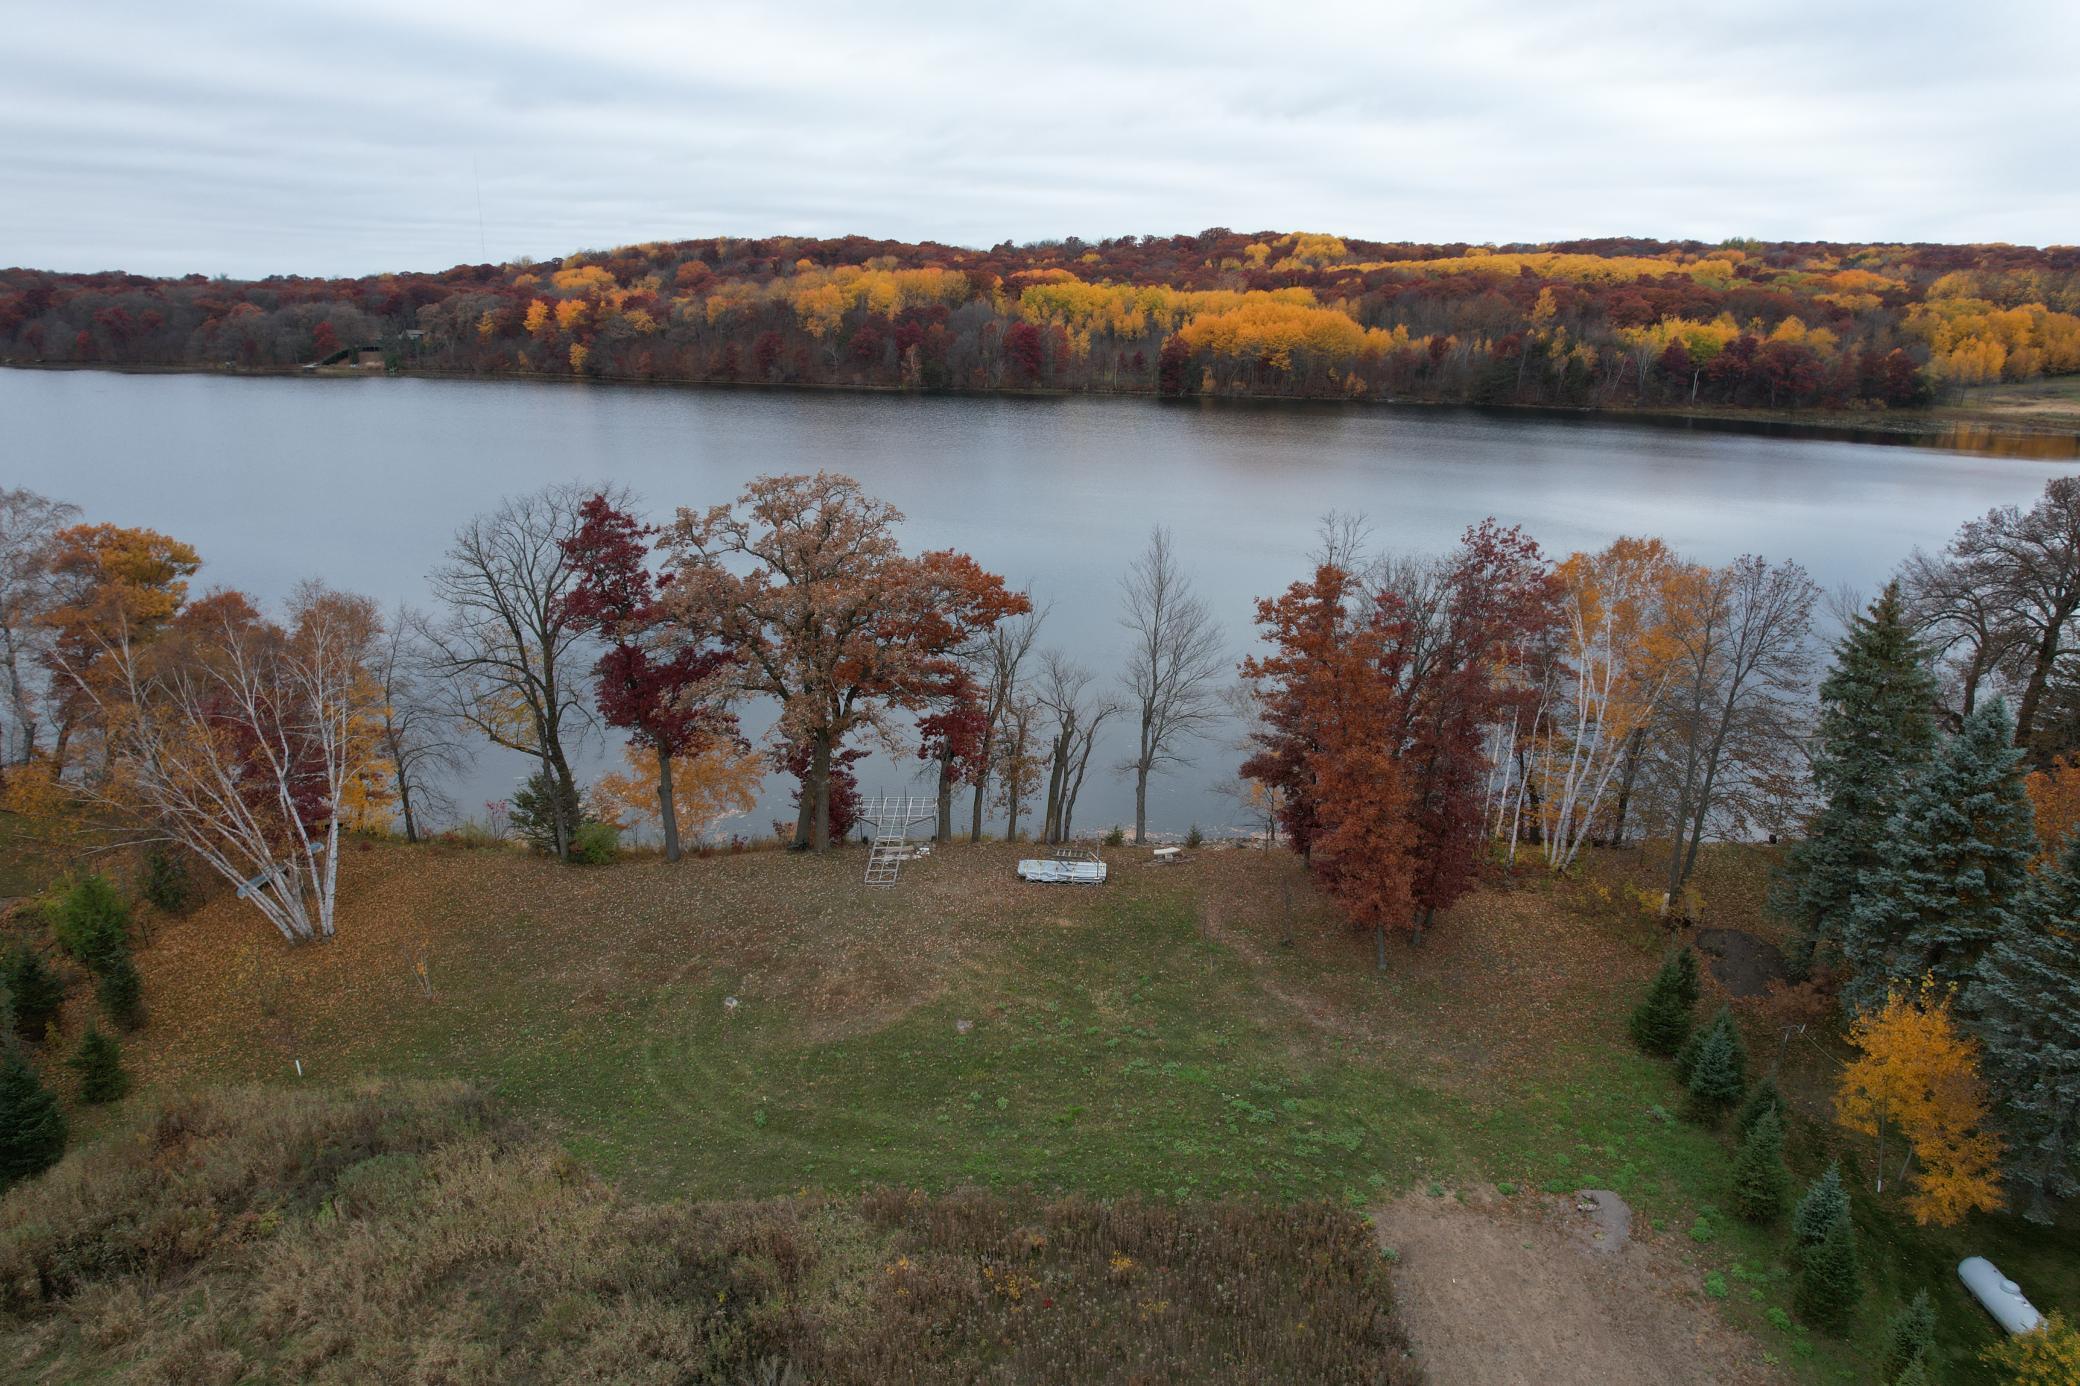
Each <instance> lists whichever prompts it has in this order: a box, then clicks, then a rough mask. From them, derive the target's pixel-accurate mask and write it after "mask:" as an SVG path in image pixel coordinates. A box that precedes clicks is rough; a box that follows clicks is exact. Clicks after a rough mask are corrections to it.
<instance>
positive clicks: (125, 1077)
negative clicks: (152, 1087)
mask: <svg viewBox="0 0 2080 1386" xmlns="http://www.w3.org/2000/svg"><path fill="white" fill-rule="evenodd" d="M68 1062H69V1063H70V1064H71V1065H72V1069H73V1072H75V1073H77V1074H79V1096H80V1101H82V1102H88V1103H92V1104H95V1105H97V1106H98V1105H99V1104H101V1103H103V1102H113V1101H115V1100H116V1099H117V1098H119V1097H121V1096H122V1095H123V1094H124V1093H126V1092H128V1091H129V1090H130V1075H129V1074H127V1073H125V1072H124V1071H123V1051H122V1048H121V1047H120V1046H119V1045H117V1043H116V1041H115V1037H114V1036H113V1035H110V1034H108V1033H107V1032H106V1031H104V1030H103V1029H102V1028H101V1027H100V1026H98V1025H89V1026H88V1027H87V1032H86V1033H85V1034H84V1035H81V1036H80V1039H79V1048H78V1050H76V1051H75V1052H74V1053H73V1056H72V1058H71V1059H70V1060H68Z"/></svg>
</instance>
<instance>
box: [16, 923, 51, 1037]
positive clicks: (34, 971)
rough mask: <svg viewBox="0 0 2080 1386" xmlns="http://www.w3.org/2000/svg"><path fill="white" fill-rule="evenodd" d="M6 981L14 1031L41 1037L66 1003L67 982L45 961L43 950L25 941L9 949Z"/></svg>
mask: <svg viewBox="0 0 2080 1386" xmlns="http://www.w3.org/2000/svg"><path fill="white" fill-rule="evenodd" d="M5 982H6V985H7V993H8V995H9V996H10V997H11V998H12V999H13V1001H14V1028H15V1032H16V1033H17V1034H19V1035H20V1036H21V1037H22V1038H23V1039H26V1040H40V1039H42V1038H43V1036H44V1033H45V1031H47V1030H48V1029H49V1028H50V1023H51V1022H52V1021H53V1020H55V1019H57V1017H58V1008H59V1007H60V1006H62V1005H63V1004H64V1003H65V984H64V983H63V982H61V981H59V980H58V974H57V973H55V972H53V971H51V969H50V965H49V964H48V963H46V962H44V960H43V954H41V953H39V952H37V951H36V950H35V949H34V948H31V947H30V946H29V945H28V944H26V943H17V944H16V945H15V946H14V947H13V948H11V949H9V950H8V954H7V962H6V964H5Z"/></svg>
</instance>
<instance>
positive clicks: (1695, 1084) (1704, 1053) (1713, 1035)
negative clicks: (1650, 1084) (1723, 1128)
mask: <svg viewBox="0 0 2080 1386" xmlns="http://www.w3.org/2000/svg"><path fill="white" fill-rule="evenodd" d="M1747 1085H1748V1046H1747V1045H1746V1044H1745V1043H1743V1042H1742V1040H1741V1032H1740V1028H1739V1027H1738V1026H1736V1025H1735V1024H1734V1023H1733V1013H1732V1012H1731V1011H1729V1010H1727V1009H1726V1008H1725V1007H1723V1006H1722V1007H1720V1009H1719V1014H1718V1015H1717V1016H1715V1017H1713V1019H1712V1025H1711V1028H1710V1029H1709V1030H1707V1031H1705V1035H1704V1038H1703V1040H1701V1041H1700V1042H1699V1043H1698V1046H1697V1049H1696V1050H1695V1053H1694V1057H1693V1059H1692V1062H1691V1065H1690V1077H1689V1080H1688V1083H1687V1087H1688V1088H1689V1091H1690V1110H1691V1112H1692V1113H1693V1114H1694V1115H1696V1116H1698V1117H1701V1118H1703V1119H1705V1120H1708V1121H1716V1120H1718V1118H1719V1116H1720V1115H1721V1114H1722V1113H1723V1112H1725V1111H1726V1109H1727V1108H1729V1107H1731V1106H1733V1104H1734V1103H1736V1102H1738V1101H1740V1100H1741V1094H1742V1093H1743V1092H1745V1091H1746V1090H1747Z"/></svg>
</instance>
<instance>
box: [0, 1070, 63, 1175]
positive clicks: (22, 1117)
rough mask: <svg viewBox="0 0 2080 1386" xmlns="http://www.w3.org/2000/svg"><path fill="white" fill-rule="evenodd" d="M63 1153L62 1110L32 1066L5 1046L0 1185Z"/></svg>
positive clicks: (46, 1164)
mask: <svg viewBox="0 0 2080 1386" xmlns="http://www.w3.org/2000/svg"><path fill="white" fill-rule="evenodd" d="M64 1153H65V1114H64V1113H63V1112H60V1111H59V1110H58V1099H57V1098H55V1097H53V1096H52V1095H51V1091H50V1089H49V1088H46V1087H45V1086H44V1085H43V1080H42V1079H41V1078H38V1077H37V1076H36V1070H35V1069H33V1068H31V1067H30V1066H29V1061H28V1060H27V1059H26V1058H24V1057H22V1052H21V1050H19V1049H16V1048H14V1047H13V1046H9V1047H8V1050H7V1053H6V1054H5V1055H4V1056H0V1189H4V1188H6V1187H7V1186H8V1185H10V1184H13V1183H14V1182H15V1181H16V1180H18V1179H26V1178H28V1177H29V1176H30V1175H32V1174H38V1173H41V1172H42V1171H44V1170H47V1169H49V1168H50V1167H51V1166H52V1165H54V1164H56V1163H57V1162H58V1157H59V1156H60V1155H63V1154H64Z"/></svg>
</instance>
